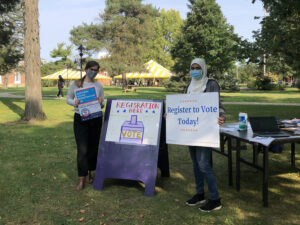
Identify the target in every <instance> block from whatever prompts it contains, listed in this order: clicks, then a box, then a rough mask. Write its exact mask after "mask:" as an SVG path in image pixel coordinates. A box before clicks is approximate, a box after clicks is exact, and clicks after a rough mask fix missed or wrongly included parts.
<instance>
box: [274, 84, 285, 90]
mask: <svg viewBox="0 0 300 225" xmlns="http://www.w3.org/2000/svg"><path fill="white" fill-rule="evenodd" d="M274 85H275V89H276V90H280V91H283V90H285V88H286V86H285V85H284V84H274Z"/></svg>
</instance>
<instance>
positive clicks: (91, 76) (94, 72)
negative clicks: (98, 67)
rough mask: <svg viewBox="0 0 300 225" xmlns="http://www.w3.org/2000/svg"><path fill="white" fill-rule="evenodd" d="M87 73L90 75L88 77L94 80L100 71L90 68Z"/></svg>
mask: <svg viewBox="0 0 300 225" xmlns="http://www.w3.org/2000/svg"><path fill="white" fill-rule="evenodd" d="M86 74H87V75H88V77H89V78H90V79H91V80H93V79H94V78H95V76H97V74H98V72H97V71H93V70H90V69H89V70H88V71H87V72H86Z"/></svg>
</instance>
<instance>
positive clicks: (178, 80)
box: [163, 76, 191, 93]
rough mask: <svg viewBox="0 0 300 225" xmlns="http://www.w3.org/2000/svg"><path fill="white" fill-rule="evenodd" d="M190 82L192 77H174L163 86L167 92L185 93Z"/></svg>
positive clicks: (164, 82)
mask: <svg viewBox="0 0 300 225" xmlns="http://www.w3.org/2000/svg"><path fill="white" fill-rule="evenodd" d="M190 80H191V79H190V76H182V77H179V76H173V77H171V78H170V79H169V80H166V81H163V86H164V87H165V88H166V89H167V91H174V92H179V93H183V92H184V91H185V89H186V87H187V85H188V84H189V82H190Z"/></svg>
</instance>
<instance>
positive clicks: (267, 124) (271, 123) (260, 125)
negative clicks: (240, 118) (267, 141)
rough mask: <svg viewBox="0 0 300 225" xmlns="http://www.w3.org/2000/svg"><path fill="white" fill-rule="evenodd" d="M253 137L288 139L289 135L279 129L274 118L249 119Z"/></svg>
mask: <svg viewBox="0 0 300 225" xmlns="http://www.w3.org/2000/svg"><path fill="white" fill-rule="evenodd" d="M249 122H250V125H251V128H252V131H253V135H254V136H260V137H275V138H276V137H289V136H290V135H289V134H288V133H286V132H284V131H282V130H280V129H279V127H278V125H277V120H276V118H275V117H274V116H261V117H249Z"/></svg>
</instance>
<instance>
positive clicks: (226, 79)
mask: <svg viewBox="0 0 300 225" xmlns="http://www.w3.org/2000/svg"><path fill="white" fill-rule="evenodd" d="M234 77H235V76H234V75H233V74H218V75H213V76H212V78H214V79H215V80H216V81H217V82H218V83H219V85H220V88H221V90H230V91H239V90H240V88H239V85H238V80H237V79H235V78H234Z"/></svg>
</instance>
